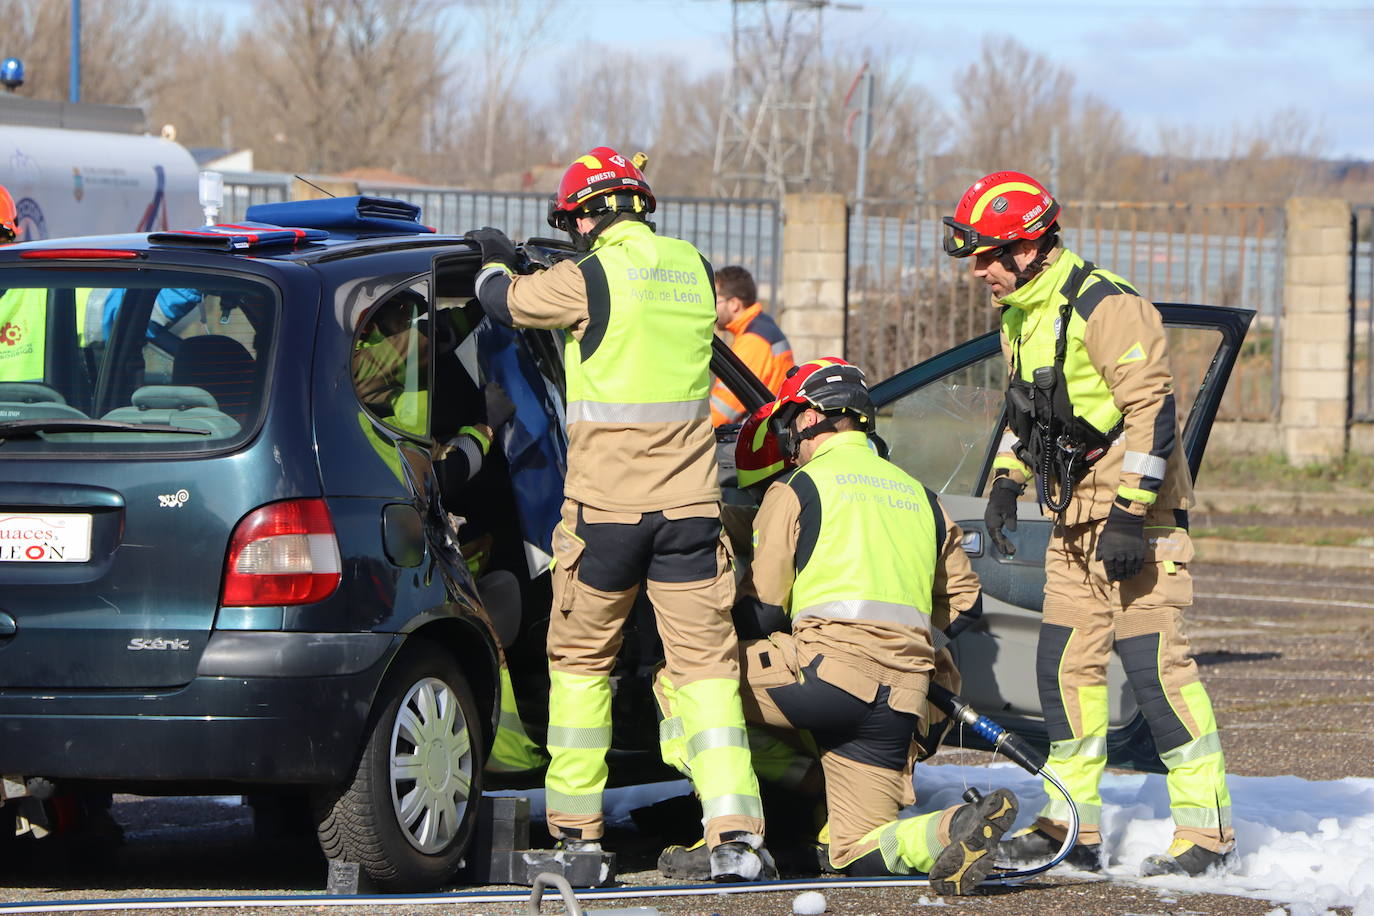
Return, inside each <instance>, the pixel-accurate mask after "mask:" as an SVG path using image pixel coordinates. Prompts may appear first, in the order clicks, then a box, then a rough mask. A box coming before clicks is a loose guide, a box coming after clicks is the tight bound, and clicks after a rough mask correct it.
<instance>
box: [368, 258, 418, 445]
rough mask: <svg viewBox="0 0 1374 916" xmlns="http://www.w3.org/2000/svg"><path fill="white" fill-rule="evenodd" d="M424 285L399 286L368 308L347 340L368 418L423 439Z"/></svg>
mask: <svg viewBox="0 0 1374 916" xmlns="http://www.w3.org/2000/svg"><path fill="white" fill-rule="evenodd" d="M427 291H428V284H427V283H423V282H422V283H417V284H415V285H413V286H409V287H403V288H401V289H399V290H397V291H395V292H393V293H392V294H391V295H390V296H388V297H386V298H385V299H384V300H382V302H381V303H380V304H378V305H377V306H376V307H374V308H373V309H372V311H371V312H369V313H368V315H367V317H366V318H365V319H364V321H363V322H362V324H360V325H359V326H358V330H357V333H356V334H355V336H354V340H353V365H352V374H353V388H354V391H355V392H356V393H357V395H358V401H359V402H360V403H361V404H362V406H363V409H364V410H365V411H367V413H368V414H370V415H371V416H372V417H373V418H374V419H376V420H378V421H380V422H381V423H384V424H385V425H387V426H388V427H390V428H391V429H393V430H396V431H397V432H400V433H403V434H404V435H406V436H407V437H409V438H412V439H428V438H429V431H430V430H429V377H430V355H429V335H428V331H427V327H426V325H427V323H428V322H427V321H422V320H421V319H423V318H427V316H428V314H429V300H428V298H427V295H426V294H427Z"/></svg>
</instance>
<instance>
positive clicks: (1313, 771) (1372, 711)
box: [0, 564, 1374, 916]
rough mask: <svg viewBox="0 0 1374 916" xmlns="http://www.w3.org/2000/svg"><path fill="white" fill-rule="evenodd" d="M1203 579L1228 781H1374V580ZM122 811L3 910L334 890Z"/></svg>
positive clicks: (1116, 902) (24, 865) (629, 870)
mask: <svg viewBox="0 0 1374 916" xmlns="http://www.w3.org/2000/svg"><path fill="white" fill-rule="evenodd" d="M1194 571H1195V575H1196V580H1197V592H1198V600H1197V604H1196V606H1195V607H1194V608H1193V610H1192V611H1191V612H1190V614H1189V621H1190V630H1191V632H1190V636H1191V639H1192V642H1193V648H1194V652H1195V653H1196V655H1197V658H1198V661H1199V664H1200V665H1201V668H1202V673H1203V678H1204V680H1205V681H1206V683H1207V686H1208V689H1209V691H1210V693H1211V696H1212V701H1213V704H1214V706H1215V707H1216V711H1217V717H1218V719H1219V721H1220V723H1221V730H1222V741H1223V746H1224V747H1225V750H1226V754H1227V764H1228V769H1229V771H1230V772H1232V773H1234V774H1237V775H1245V776H1274V775H1282V774H1293V775H1297V776H1301V777H1303V778H1305V779H1312V780H1321V779H1339V778H1343V777H1346V776H1363V777H1374V730H1371V729H1370V728H1369V723H1370V722H1371V720H1374V664H1372V663H1374V613H1371V612H1374V575H1370V574H1368V573H1365V572H1358V573H1356V572H1349V573H1346V572H1340V571H1336V572H1332V571H1329V570H1320V571H1318V570H1311V569H1303V568H1300V567H1288V568H1284V567H1269V566H1264V567H1261V566H1242V565H1227V566H1223V565H1219V564H1197V565H1196V567H1195V570H1194ZM981 759H986V755H981V754H974V753H967V752H953V751H946V752H942V754H941V755H940V756H938V757H937V758H936V760H937V761H947V762H951V763H963V764H967V763H971V762H976V761H978V760H981ZM117 801H118V804H116V806H115V816H116V818H117V819H118V820H119V821H120V823H121V824H122V825H123V826H124V828H125V831H126V840H125V842H124V843H123V844H122V846H120V847H118V848H117V849H116V850H115V851H114V852H113V854H111V853H109V852H108V851H107V850H103V849H101V848H99V847H98V846H97V847H82V846H74V845H60V844H59V843H57V842H52V841H45V842H44V843H31V844H13V845H12V846H11V847H10V848H9V849H7V850H6V852H5V854H4V855H3V857H0V863H3V864H0V871H2V872H3V874H4V877H3V878H0V883H3V884H5V885H6V887H4V888H2V889H0V903H18V902H33V903H38V902H42V903H48V904H55V903H59V902H61V901H78V900H88V901H89V900H95V899H109V898H148V897H192V896H195V897H203V896H214V897H226V896H235V895H239V894H253V895H264V894H265V895H272V894H287V895H296V894H302V893H319V892H320V891H321V889H322V888H323V887H324V883H325V867H324V863H323V860H322V859H321V857H320V854H319V852H318V849H317V847H316V846H315V845H314V842H313V838H311V837H308V836H296V837H294V838H276V839H270V840H262V839H255V838H254V834H253V826H252V817H251V814H250V812H249V809H247V808H244V807H241V806H234V805H227V804H224V803H220V802H212V801H207V800H204V799H181V798H177V799H142V798H134V797H123V796H121V797H120V798H119V799H118V800H117ZM617 839H619V838H617ZM625 839H626V840H630V841H631V842H630V843H628V844H627V843H624V842H621V843H616V844H615V846H614V848H618V849H621V850H622V853H621V855H622V864H621V880H622V881H625V882H627V883H630V884H641V883H643V884H648V883H661V879H658V877H657V873H656V872H654V871H652V870H651V869H652V865H653V855H654V854H655V853H656V848H655V849H653V850H647V849H644V850H639V851H634V847H633V842H632V841H633V839H634V837H632V836H631V837H626V838H625ZM25 846H28V847H31V848H28V849H25ZM822 890H824V889H822ZM825 894H826V898H827V901H828V904H829V909H828V910H827V912H829V913H835V914H841V913H842V914H889V913H909V912H924V911H925V907H926V906H927V905H930V904H935V903H938V904H940V905H944V906H950V907H955V908H957V909H958V910H959V911H960V912H964V913H969V914H989V916H1002V914H1008V916H1010V914H1017V916H1020V914H1026V913H1035V914H1037V916H1061V914H1062V916H1077V914H1084V913H1089V914H1141V916H1145V914H1172V916H1185V914H1218V916H1262V914H1269V913H1273V912H1275V910H1276V906H1275V904H1273V903H1270V902H1267V901H1262V900H1253V899H1248V898H1242V897H1231V896H1220V895H1214V894H1187V893H1183V892H1180V891H1179V890H1177V889H1175V888H1162V887H1160V886H1158V884H1154V883H1151V884H1145V883H1131V882H1123V881H1120V880H1114V881H1106V880H1081V879H1079V878H1076V877H1065V876H1062V875H1058V874H1052V875H1050V876H1048V877H1041V878H1038V879H1035V880H1032V881H1030V882H1028V883H1027V884H1025V885H1022V886H1019V887H1008V888H1002V887H992V888H986V889H984V892H983V893H981V894H979V895H977V896H973V897H967V898H943V899H937V898H934V896H933V895H932V894H930V892H929V891H925V890H923V889H919V888H910V889H877V888H874V889H859V890H838V889H833V888H832V889H829V890H825ZM923 896H924V897H925V898H926V899H925V900H924V901H923V900H922V897H923ZM794 897H795V892H784V893H768V894H763V893H755V894H737V895H712V896H709V897H696V898H655V899H652V900H643V901H634V900H624V901H605V902H589V903H588V906H589V907H591V908H593V909H596V910H600V911H602V912H608V911H615V910H623V909H626V908H630V907H633V906H636V905H643V906H651V907H655V908H657V910H658V911H659V912H661V913H665V914H680V916H685V914H703V916H710V914H717V913H718V914H720V916H736V914H787V913H790V912H791V909H792V906H791V905H792V900H793V898H794ZM302 904H303V908H304V909H306V910H308V911H310V912H329V913H386V914H435V916H437V914H441V913H442V914H445V916H458V914H463V916H468V914H475V913H483V914H504V913H523V912H525V911H526V910H525V904H524V903H520V904H518V905H507V904H485V905H468V904H461V903H455V902H453V901H448V902H444V903H442V904H441V903H438V902H436V903H435V904H433V905H425V904H424V903H422V901H421V900H408V901H406V902H403V903H400V904H399V905H388V906H378V905H362V906H350V907H347V908H344V907H332V906H331V907H326V906H321V905H319V904H317V903H313V902H310V901H302ZM543 910H544V912H546V913H556V912H561V907H560V906H559V905H557V904H555V903H553V902H552V899H551V898H546V901H545V904H544V907H543ZM167 911H168V910H162V909H159V910H145V911H143V912H167ZM195 911H196V912H204V913H233V914H244V916H247V914H254V916H258V914H262V916H266V914H271V913H282V912H290V910H282V909H279V908H275V907H272V908H269V907H263V906H234V907H224V908H213V909H212V908H197V909H196V910H195ZM1279 911H1280V912H1285V910H1282V909H1280V910H1279ZM177 912H183V913H184V912H187V909H179V910H177ZM2 913H3V909H0V914H2Z"/></svg>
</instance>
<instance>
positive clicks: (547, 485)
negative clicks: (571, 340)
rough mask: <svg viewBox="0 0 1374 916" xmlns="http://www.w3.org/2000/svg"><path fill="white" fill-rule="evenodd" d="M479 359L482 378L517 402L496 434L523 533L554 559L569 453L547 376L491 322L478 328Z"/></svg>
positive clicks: (514, 339) (514, 340)
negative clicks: (547, 383) (554, 537)
mask: <svg viewBox="0 0 1374 916" xmlns="http://www.w3.org/2000/svg"><path fill="white" fill-rule="evenodd" d="M477 359H478V363H479V365H480V367H481V370H482V377H483V378H484V379H486V381H488V382H496V383H498V384H499V385H500V386H501V387H502V388H504V389H505V390H506V394H507V395H509V396H510V399H511V401H513V402H514V403H515V415H514V416H513V417H512V418H511V420H510V422H509V423H507V424H505V425H504V426H503V427H501V429H500V431H498V432H497V434H496V436H497V439H498V440H499V441H500V443H501V448H502V450H503V451H504V452H505V455H506V461H507V462H508V463H509V464H510V472H511V484H512V488H513V489H514V490H515V505H516V511H517V513H518V514H519V516H520V531H521V534H522V535H523V536H524V538H525V540H526V541H528V542H530V543H531V544H534V545H535V546H536V547H538V548H539V549H540V550H542V551H544V552H545V553H547V554H550V555H552V553H553V546H552V545H553V529H554V526H556V525H557V524H558V517H559V510H560V509H561V507H562V504H563V478H564V476H565V475H566V474H567V467H568V452H567V445H566V442H565V440H564V433H563V430H562V428H561V427H560V426H559V423H558V416H557V414H556V413H555V412H554V409H553V406H552V405H551V404H550V403H549V394H548V388H547V386H546V384H545V382H544V377H543V376H542V375H540V374H539V369H538V367H536V366H535V364H534V359H533V358H532V357H531V356H530V355H529V352H528V351H527V350H526V349H525V348H524V347H523V346H522V345H521V343H520V339H519V335H518V334H517V333H516V332H515V331H513V330H511V329H510V328H507V327H504V326H502V325H498V324H496V323H495V322H493V321H491V320H490V319H487V320H485V321H483V322H482V324H481V325H480V326H479V327H478V329H477Z"/></svg>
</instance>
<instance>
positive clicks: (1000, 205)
mask: <svg viewBox="0 0 1374 916" xmlns="http://www.w3.org/2000/svg"><path fill="white" fill-rule="evenodd" d="M1058 218H1059V204H1058V203H1057V202H1056V201H1055V199H1054V198H1053V197H1052V196H1051V195H1050V192H1049V191H1047V190H1045V186H1044V185H1042V184H1041V183H1040V182H1038V181H1036V180H1035V179H1034V178H1032V177H1030V176H1029V175H1025V174H1023V173H1021V172H993V173H992V174H991V175H986V176H984V177H982V178H979V179H978V180H977V181H975V182H974V183H973V186H972V187H971V188H969V189H968V190H967V191H965V192H964V196H963V197H962V198H961V199H960V201H959V206H957V207H955V208H954V215H953V216H946V217H945V227H946V228H945V253H946V254H948V255H950V256H952V257H956V258H966V257H968V256H969V255H971V254H981V253H982V252H984V251H987V250H988V249H989V248H1001V247H1003V246H1005V245H1010V244H1011V243H1012V242H1015V241H1018V240H1020V239H1038V238H1040V236H1042V235H1044V234H1045V233H1046V232H1048V231H1049V229H1050V227H1051V226H1053V225H1054V223H1055V220H1057V219H1058Z"/></svg>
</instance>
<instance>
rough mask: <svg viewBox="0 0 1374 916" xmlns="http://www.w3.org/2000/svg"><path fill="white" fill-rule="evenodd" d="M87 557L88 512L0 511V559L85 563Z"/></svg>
mask: <svg viewBox="0 0 1374 916" xmlns="http://www.w3.org/2000/svg"><path fill="white" fill-rule="evenodd" d="M90 558H91V517H90V516H89V515H79V514H75V513H63V514H61V515H57V514H53V515H48V514H41V515H40V514H25V515H15V514H8V513H0V562H4V563H85V562H86V561H87V560H89V559H90Z"/></svg>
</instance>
